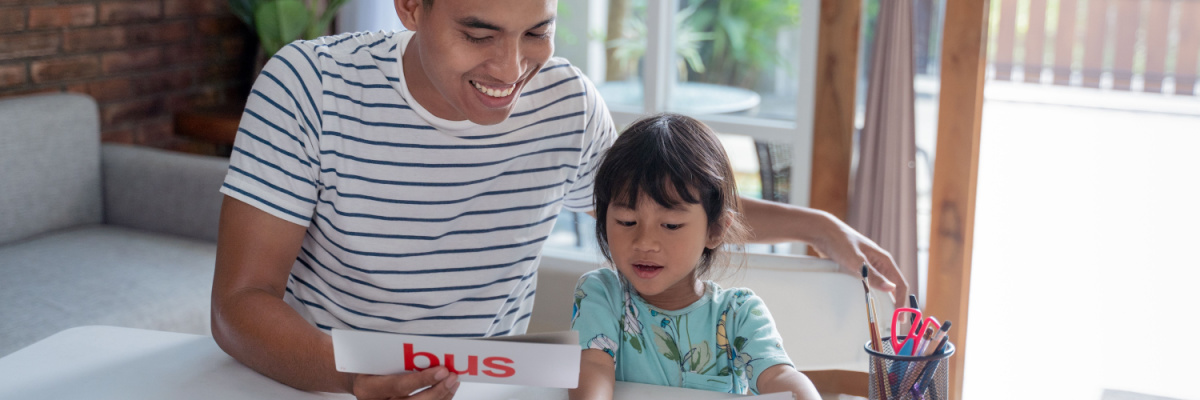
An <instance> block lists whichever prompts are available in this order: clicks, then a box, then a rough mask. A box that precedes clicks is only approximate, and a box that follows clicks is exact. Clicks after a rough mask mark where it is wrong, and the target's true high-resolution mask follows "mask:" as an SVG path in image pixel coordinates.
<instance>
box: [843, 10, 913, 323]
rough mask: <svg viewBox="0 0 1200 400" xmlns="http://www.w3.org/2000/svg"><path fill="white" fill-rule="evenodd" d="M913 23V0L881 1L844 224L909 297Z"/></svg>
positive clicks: (910, 268)
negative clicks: (880, 257)
mask: <svg viewBox="0 0 1200 400" xmlns="http://www.w3.org/2000/svg"><path fill="white" fill-rule="evenodd" d="M912 20H913V4H912V1H911V0H881V1H880V5H879V16H878V26H877V27H876V29H875V45H874V48H873V49H872V53H871V76H870V86H869V88H868V92H867V110H866V115H865V117H866V120H865V124H864V126H863V130H862V132H861V135H860V137H859V157H858V160H859V161H858V170H857V173H856V175H855V179H854V188H853V193H852V194H851V198H850V211H849V215H848V218H847V219H848V220H849V221H848V222H849V223H850V225H851V226H853V227H854V228H855V229H858V231H859V232H862V233H863V234H864V235H866V236H867V237H869V238H871V240H874V241H875V242H876V243H878V244H879V245H880V246H882V247H883V248H884V249H886V250H888V251H890V252H891V253H892V257H894V258H895V260H896V264H897V266H899V267H900V271H901V273H903V274H904V278H905V280H907V281H908V284H909V293H913V294H917V293H920V291H919V287H920V286H921V282H917V189H916V168H915V162H916V147H917V146H916V141H915V138H914V135H915V134H914V130H915V127H914V122H913V118H914V117H913V22H912ZM897 300H901V301H903V300H902V299H897Z"/></svg>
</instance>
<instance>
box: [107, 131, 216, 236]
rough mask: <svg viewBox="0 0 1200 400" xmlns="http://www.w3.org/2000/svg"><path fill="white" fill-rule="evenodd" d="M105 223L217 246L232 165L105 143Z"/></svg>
mask: <svg viewBox="0 0 1200 400" xmlns="http://www.w3.org/2000/svg"><path fill="white" fill-rule="evenodd" d="M100 160H101V165H102V166H103V170H104V176H103V179H104V222H105V223H107V224H112V225H120V226H125V227H130V228H134V229H141V230H146V231H151V232H157V233H166V234H172V235H179V236H185V237H189V238H194V239H200V240H206V241H211V242H215V241H216V240H217V224H218V221H219V219H220V212H221V199H222V197H223V196H222V195H221V193H220V192H219V190H220V189H221V183H222V182H223V181H224V180H225V173H226V171H227V170H228V168H229V160H228V159H226V158H222V157H210V156H198V155H191V154H183V153H175V152H169V151H165V150H159V149H153V148H147V147H136V146H128V145H117V144H105V145H103V146H102V150H101V157H100Z"/></svg>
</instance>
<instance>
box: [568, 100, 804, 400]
mask: <svg viewBox="0 0 1200 400" xmlns="http://www.w3.org/2000/svg"><path fill="white" fill-rule="evenodd" d="M596 174H597V175H596V182H595V195H594V196H595V201H596V209H595V212H596V237H597V238H598V239H599V241H600V249H601V251H602V252H603V253H604V256H605V258H607V259H608V261H609V262H610V263H612V265H613V266H614V267H615V270H613V269H608V268H602V269H598V270H595V271H592V272H589V273H587V274H585V275H584V276H583V277H582V278H580V280H579V284H578V285H577V286H576V289H575V310H574V313H573V315H572V320H571V327H572V329H574V330H576V331H579V339H580V342H581V343H580V344H581V345H582V347H583V350H582V351H583V354H582V358H581V365H580V371H579V387H578V388H577V389H572V390H571V391H570V394H571V399H585V398H586V399H611V398H612V390H613V382H614V381H615V380H621V381H628V382H641V383H650V384H656V385H666V386H679V387H687V388H693V389H704V390H714V391H721V392H730V393H743V394H744V393H746V392H747V391H749V392H753V393H774V392H785V391H791V392H793V393H795V394H796V396H797V398H798V399H814V400H815V399H819V398H820V396H819V395H818V394H817V392H816V389H815V388H814V387H813V385H812V382H810V381H809V380H808V378H807V377H805V376H804V375H803V374H801V373H800V372H798V371H796V369H795V368H794V367H793V366H792V362H791V360H790V359H789V358H788V356H787V353H786V352H785V351H784V350H783V345H782V340H781V339H780V337H779V333H778V332H777V331H776V330H775V323H774V321H773V320H772V319H771V314H770V313H769V312H767V308H766V306H765V305H764V304H763V302H762V299H760V298H758V297H757V296H755V295H754V293H753V292H751V291H750V290H747V289H742V288H731V289H723V288H721V287H720V286H718V285H717V284H716V283H713V282H712V281H708V280H705V279H706V278H707V277H709V275H710V273H711V272H713V270H714V269H723V268H726V267H727V263H728V255H727V254H726V253H725V252H724V251H722V250H721V246H722V245H723V244H726V243H728V244H734V245H740V244H741V243H743V242H744V241H745V238H746V236H747V235H746V230H745V228H744V226H743V224H742V222H741V221H740V218H739V214H738V212H739V207H740V206H739V203H738V196H737V190H736V188H735V186H734V180H733V170H732V169H731V168H730V166H729V159H728V157H726V155H725V150H724V149H723V148H722V147H721V143H720V142H719V141H718V140H717V137H716V135H714V134H713V133H712V131H710V130H709V129H708V127H706V126H704V124H702V123H700V122H699V121H696V120H694V119H692V118H689V117H686V116H682V115H676V114H661V115H656V116H652V117H649V118H646V119H643V120H640V121H638V122H636V123H634V124H633V125H632V126H630V127H629V128H628V129H626V130H625V132H624V133H623V134H621V136H620V137H619V138H618V139H617V141H616V143H614V144H613V146H612V148H610V149H609V150H608V153H607V154H606V155H605V157H604V161H603V163H602V164H601V166H600V170H599V171H597V173H596Z"/></svg>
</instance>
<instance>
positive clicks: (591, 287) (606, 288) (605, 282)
mask: <svg viewBox="0 0 1200 400" xmlns="http://www.w3.org/2000/svg"><path fill="white" fill-rule="evenodd" d="M622 290H623V285H622V283H621V276H620V275H618V274H617V271H614V270H612V269H611V268H597V269H594V270H591V271H588V272H586V273H584V274H583V276H580V277H579V282H577V283H576V284H575V297H576V298H577V299H583V298H585V297H591V300H601V299H603V301H604V302H606V303H611V304H613V305H614V306H617V305H619V302H620V301H621V300H622V297H624V296H623V295H622V293H621V292H622Z"/></svg>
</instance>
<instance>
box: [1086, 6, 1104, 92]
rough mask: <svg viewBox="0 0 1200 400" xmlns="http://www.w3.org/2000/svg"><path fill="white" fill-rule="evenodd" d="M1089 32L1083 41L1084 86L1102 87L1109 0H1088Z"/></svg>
mask: <svg viewBox="0 0 1200 400" xmlns="http://www.w3.org/2000/svg"><path fill="white" fill-rule="evenodd" d="M1087 10H1088V11H1087V18H1088V19H1087V21H1088V22H1087V31H1086V32H1087V34H1086V35H1084V39H1083V43H1084V47H1083V86H1085V87H1090V88H1098V87H1100V74H1101V73H1103V72H1104V43H1105V39H1106V38H1105V36H1106V35H1107V30H1108V0H1088V3H1087Z"/></svg>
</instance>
